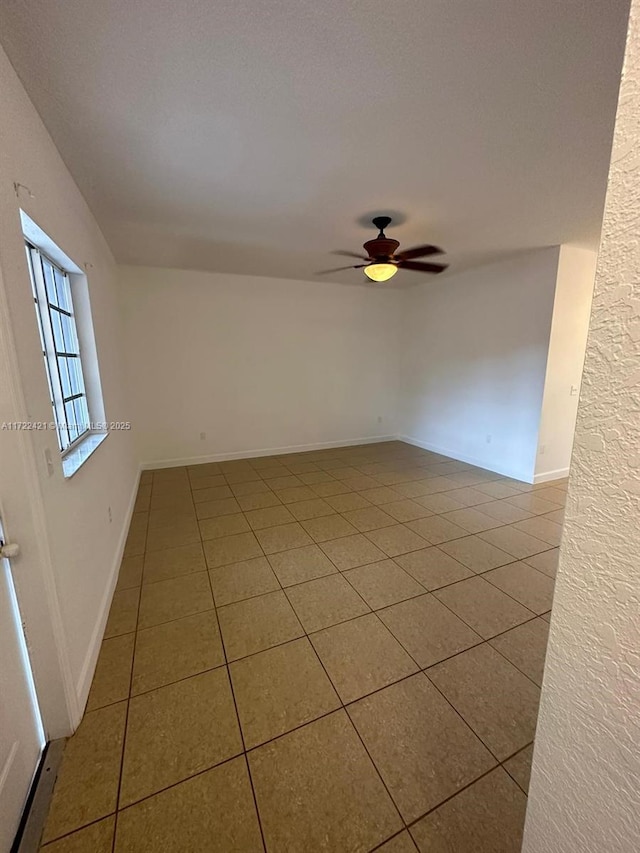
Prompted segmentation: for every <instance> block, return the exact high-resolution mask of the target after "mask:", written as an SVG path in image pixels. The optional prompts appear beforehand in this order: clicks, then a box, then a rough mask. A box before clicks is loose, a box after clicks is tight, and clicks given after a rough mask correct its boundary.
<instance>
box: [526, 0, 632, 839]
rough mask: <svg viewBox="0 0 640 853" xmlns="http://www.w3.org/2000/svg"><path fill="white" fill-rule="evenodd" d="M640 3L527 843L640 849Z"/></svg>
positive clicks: (622, 106) (621, 109) (608, 211)
mask: <svg viewBox="0 0 640 853" xmlns="http://www.w3.org/2000/svg"><path fill="white" fill-rule="evenodd" d="M638 234H640V2H639V0H633V2H632V12H631V24H630V31H629V39H628V43H627V55H626V59H625V66H624V71H623V80H622V88H621V90H620V100H619V104H618V115H617V120H616V129H615V136H614V144H613V152H612V162H611V170H610V174H609V187H608V193H607V201H606V206H605V216H604V223H603V232H602V243H601V246H600V254H599V259H598V269H597V273H596V283H595V291H594V298H593V312H592V316H591V323H590V328H589V338H588V344H587V356H586V361H585V371H584V377H583V384H582V393H581V397H580V403H579V408H578V419H577V426H576V438H575V447H574V451H573V458H572V467H571V474H570V479H569V494H568V501H567V511H566V521H565V528H564V536H563V540H562V546H561V549H560V563H559V569H558V577H557V583H556V588H555V599H554V603H553V617H552V620H551V633H550V637H549V647H548V651H547V662H546V668H545V675H544V683H543V686H542V701H541V706H540V717H539V722H538V731H537V735H536V747H535V753H534V759H533V773H532V778H531V788H530V795H529V808H528V813H527V823H526V827H525V837H524V844H523V851H524V853H636V851H638V850H639V849H640V737H639V733H640V626H639V620H638V614H639V613H640V564H639V560H638V555H639V554H640V525H639V524H638V520H639V519H640V475H639V468H638V447H640V241H639V240H638Z"/></svg>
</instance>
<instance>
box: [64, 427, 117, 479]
mask: <svg viewBox="0 0 640 853" xmlns="http://www.w3.org/2000/svg"><path fill="white" fill-rule="evenodd" d="M107 435H108V433H106V432H94V433H91V435H88V436H87V437H86V438H85V439H84V441H81V442H80V444H79V445H78V446H77V447H74V449H73V450H72V451H71V452H70V453H67V455H66V456H65V457H64V458H63V460H62V473H63V474H64V476H65V478H66V479H69V477H73V475H74V474H75V473H76V471H77V470H78V468H80V467H81V466H82V465H84V463H85V462H86V461H87V459H88V458H89V457H90V456H91V454H92V453H94V452H95V451H96V450H97V449H98V448H99V447H100V445H101V444H102V442H103V441H104V440H105V438H106V437H107Z"/></svg>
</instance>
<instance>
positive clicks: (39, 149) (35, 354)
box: [0, 50, 137, 736]
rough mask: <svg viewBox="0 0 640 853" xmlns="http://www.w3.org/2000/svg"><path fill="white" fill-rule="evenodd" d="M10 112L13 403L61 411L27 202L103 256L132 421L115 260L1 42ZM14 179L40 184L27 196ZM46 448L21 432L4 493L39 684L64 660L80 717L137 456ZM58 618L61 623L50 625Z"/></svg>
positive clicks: (6, 241)
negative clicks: (33, 269) (25, 224)
mask: <svg viewBox="0 0 640 853" xmlns="http://www.w3.org/2000/svg"><path fill="white" fill-rule="evenodd" d="M0 116H2V130H3V133H2V137H1V139H0V168H1V173H0V289H1V290H2V293H1V294H0V295H1V297H2V299H1V300H0V305H3V306H4V316H3V318H2V319H3V324H2V325H3V329H2V337H3V346H6V347H7V352H8V354H9V360H10V361H11V365H10V367H11V373H12V375H13V376H14V378H17V380H18V382H17V384H16V393H15V395H14V402H13V404H12V407H13V408H14V411H15V413H16V414H19V415H20V419H22V420H27V419H30V420H39V421H50V420H51V418H52V412H51V404H50V401H49V395H48V390H47V382H46V377H45V371H44V364H43V359H42V352H41V349H40V343H39V338H38V330H37V324H36V315H35V311H34V305H33V298H32V295H31V285H30V281H29V274H28V270H27V266H26V259H25V251H24V246H23V240H22V232H21V225H20V217H19V210H20V207H22V208H23V209H24V210H25V211H26V213H27V214H28V215H29V216H30V217H31V218H32V219H33V220H34V221H35V222H37V223H38V225H39V226H40V227H41V228H42V229H43V230H44V231H45V232H46V233H47V234H48V235H49V236H50V237H51V238H52V239H53V240H54V241H55V242H56V243H57V244H58V245H59V246H60V248H61V249H63V250H64V252H66V253H67V254H68V255H69V256H70V257H71V258H72V259H73V260H74V261H75V262H76V263H77V264H78V265H79V266H80V267H83V266H84V264H85V263H88V264H91V265H92V266H91V268H90V269H89V271H88V281H89V292H90V299H91V307H92V313H93V320H94V326H95V337H96V346H97V350H98V356H99V359H100V375H101V380H102V390H103V394H104V403H105V410H106V415H107V418H108V419H109V420H128V419H129V414H130V412H129V409H128V406H127V403H126V400H125V395H124V390H123V385H124V382H123V379H124V370H123V362H122V357H121V347H120V339H121V332H120V325H119V316H118V301H117V285H116V269H115V265H114V261H113V258H112V256H111V253H110V251H109V249H108V247H107V245H106V243H105V241H104V239H103V237H102V234H101V233H100V231H99V229H98V227H97V225H96V223H95V221H94V219H93V217H92V215H91V213H90V211H89V209H88V207H87V205H86V203H85V201H84V199H83V198H82V196H81V194H80V192H79V190H78V189H77V187H76V185H75V184H74V182H73V180H72V178H71V176H70V175H69V173H68V171H67V169H66V168H65V166H64V164H63V162H62V160H61V158H60V156H59V154H58V152H57V151H56V149H55V147H54V145H53V143H52V141H51V139H50V137H49V135H48V134H47V132H46V130H45V128H44V126H43V124H42V122H41V121H40V119H39V117H38V115H37V113H36V111H35V110H34V108H33V106H32V104H31V103H30V101H29V99H28V98H27V95H26V93H25V91H24V89H23V88H22V86H21V85H20V82H19V81H18V78H17V77H16V75H15V74H14V72H13V69H12V68H11V66H10V64H9V61H8V59H7V58H6V55H5V54H4V52H2V51H1V50H0ZM14 182H19V183H21V184H23V185H25V186H26V187H28V190H26V189H21V190H20V196H19V198H18V197H16V193H15V191H14ZM14 357H15V362H14ZM16 374H17V376H16ZM8 440H9V439H8V438H6V437H5V442H6V441H8ZM6 446H7V445H6V443H5V447H6ZM46 448H48V449H49V450H50V451H51V454H52V456H53V458H54V459H57V457H58V455H59V454H58V449H57V440H56V435H55V433H54V432H48V431H47V432H33V433H30V434H29V435H28V436H27V437H26V438H24V437H23V438H22V439H16V444H15V449H16V461H15V464H13V463H11V464H10V466H9V467H8V468H5V469H4V470H3V471H2V472H1V473H2V480H1V483H0V499H1V500H2V509H3V515H4V517H5V523H6V527H7V528H8V530H10V532H11V535H12V537H13V538H14V539H16V540H17V541H19V542H20V543H21V544H22V545H23V546H24V547H23V556H22V557H21V558H20V560H19V561H18V562H17V563H16V570H15V579H16V583H17V585H18V592H19V596H20V603H21V607H23V611H24V615H25V617H26V619H27V625H28V629H29V639H30V641H31V644H32V648H33V652H34V663H35V669H36V672H35V675H36V685H37V686H38V685H41V686H44V685H45V684H47V685H48V686H49V687H51V685H52V683H53V681H52V679H51V672H53V670H54V668H55V666H57V665H58V664H59V667H60V669H61V670H62V671H63V677H64V678H65V679H66V688H67V695H66V701H67V711H68V716H69V717H71V718H72V723H77V722H78V718H79V714H80V711H81V708H82V705H83V703H84V699H85V697H86V693H87V691H88V689H89V685H90V680H91V677H92V675H93V664H94V660H95V654H96V652H97V648H98V645H97V644H98V643H99V641H100V639H101V631H102V620H103V617H104V616H106V610H105V608H106V607H108V604H109V600H110V594H111V584H112V583H113V581H114V578H115V571H116V570H117V567H118V562H119V556H120V553H119V552H120V547H121V538H122V535H123V533H124V530H125V526H126V524H127V522H128V510H129V506H130V501H131V497H132V493H133V489H134V487H135V485H136V479H137V464H136V460H135V455H134V449H133V442H132V440H131V436H130V434H127V433H119V434H118V433H112V434H110V435H109V436H108V438H107V439H106V440H105V441H104V443H103V444H102V446H101V447H100V448H99V449H98V450H97V451H96V453H95V454H94V456H92V457H91V459H90V460H89V461H88V462H87V463H86V464H85V465H84V466H83V467H82V468H81V469H80V470H79V471H78V472H77V473H76V474H75V476H74V477H73V478H71V479H68V480H66V479H64V478H63V476H62V470H61V466H60V465H59V464H57V465H56V470H55V474H54V475H53V476H52V477H51V478H49V477H47V473H46V466H45V463H44V451H45V449H46ZM22 450H24V458H22V457H20V453H21V452H22ZM19 457H20V458H19ZM23 463H24V464H23ZM109 506H110V507H111V512H112V518H113V521H112V522H111V523H109V519H108V507H109ZM32 546H33V547H32ZM47 579H49V580H47ZM49 581H50V583H49ZM51 619H53V622H54V629H53V631H48V628H47V625H48V624H49V622H50V621H51ZM56 626H57V627H56ZM56 632H57V633H56ZM47 656H49V657H47ZM56 661H57V663H56ZM53 680H54V681H60V679H59V678H58V679H53ZM41 692H42V693H43V695H44V693H45V692H47V695H49V691H48V690H47V691H45V690H44V689H43V690H42V691H41ZM53 692H54V688H53V687H51V695H53ZM56 707H57V710H56V709H50V708H47V709H45V711H46V712H47V720H48V721H49V734H50V735H52V736H59V735H61V734H67V733H68V730H67V731H64V730H63V729H64V728H65V724H64V716H65V715H64V713H59V712H60V708H59V706H56Z"/></svg>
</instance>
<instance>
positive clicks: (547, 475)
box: [533, 468, 569, 483]
mask: <svg viewBox="0 0 640 853" xmlns="http://www.w3.org/2000/svg"><path fill="white" fill-rule="evenodd" d="M568 476H569V469H568V468H557V469H556V470H555V471H542V473H540V474H536V475H535V477H534V478H533V482H534V483H548V482H549V480H561V479H562V478H563V477H568Z"/></svg>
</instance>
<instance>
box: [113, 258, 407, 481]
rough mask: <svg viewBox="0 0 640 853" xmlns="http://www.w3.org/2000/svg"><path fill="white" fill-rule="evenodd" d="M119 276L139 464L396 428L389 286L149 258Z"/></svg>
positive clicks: (394, 314) (394, 322) (395, 317)
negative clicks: (203, 269) (182, 266)
mask: <svg viewBox="0 0 640 853" xmlns="http://www.w3.org/2000/svg"><path fill="white" fill-rule="evenodd" d="M120 279H121V296H122V306H123V316H124V324H125V335H126V353H127V372H128V375H129V377H130V381H131V387H132V389H133V394H132V405H133V409H132V420H133V422H134V436H135V440H136V444H137V449H138V453H139V455H140V458H141V459H142V461H143V462H144V463H153V464H162V463H170V462H172V461H174V462H175V461H183V460H190V459H191V460H197V459H199V458H201V459H204V458H208V457H214V456H216V455H222V454H234V453H235V454H238V455H242V454H245V453H253V452H259V451H270V450H274V449H279V448H288V447H298V446H314V445H321V444H327V443H331V442H335V443H344V442H350V441H353V442H357V441H360V440H364V439H369V438H375V437H382V436H389V435H393V434H395V432H396V423H395V416H396V412H397V401H396V391H397V385H398V358H399V347H398V333H399V311H400V308H401V303H400V300H399V299H398V294H397V293H396V292H394V291H393V290H392V289H385V288H376V287H375V286H373V285H371V286H360V285H342V284H335V283H331V282H326V281H318V282H309V281H291V280H288V279H287V280H281V279H273V278H256V277H251V276H240V275H228V274H217V273H200V272H192V271H186V270H168V269H155V268H149V267H123V268H121V269H120ZM201 432H204V433H206V436H207V437H206V440H204V441H203V440H201V439H200V433H201Z"/></svg>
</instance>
